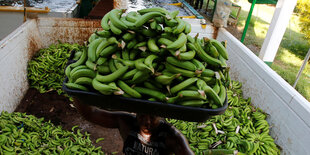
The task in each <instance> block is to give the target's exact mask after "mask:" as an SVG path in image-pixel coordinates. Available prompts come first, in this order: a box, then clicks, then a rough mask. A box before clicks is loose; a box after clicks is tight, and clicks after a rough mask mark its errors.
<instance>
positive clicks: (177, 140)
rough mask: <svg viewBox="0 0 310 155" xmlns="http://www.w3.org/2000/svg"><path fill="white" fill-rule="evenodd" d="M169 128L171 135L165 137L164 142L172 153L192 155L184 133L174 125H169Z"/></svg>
mask: <svg viewBox="0 0 310 155" xmlns="http://www.w3.org/2000/svg"><path fill="white" fill-rule="evenodd" d="M171 130H172V131H171V135H170V136H168V137H167V140H166V143H167V145H168V147H170V148H171V149H172V151H173V153H174V154H176V155H194V152H193V151H192V150H191V148H190V147H189V144H188V142H187V139H186V138H185V137H184V135H183V134H182V133H181V132H180V131H179V130H178V129H176V128H175V127H174V126H171Z"/></svg>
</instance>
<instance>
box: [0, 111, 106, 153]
mask: <svg viewBox="0 0 310 155" xmlns="http://www.w3.org/2000/svg"><path fill="white" fill-rule="evenodd" d="M77 127H78V126H74V127H72V131H66V130H63V129H62V128H61V126H55V125H54V124H52V123H51V122H50V121H48V122H45V121H44V118H40V119H39V118H36V117H35V116H33V115H26V113H20V112H13V113H8V112H6V111H3V112H1V114H0V154H5V155H9V154H96V155H103V154H105V153H104V152H102V150H101V147H95V146H94V145H93V144H92V142H91V140H90V137H89V136H90V134H88V133H86V132H85V133H84V134H83V133H81V131H80V129H78V128H77ZM101 140H103V138H99V139H97V140H96V143H98V142H99V141H101Z"/></svg>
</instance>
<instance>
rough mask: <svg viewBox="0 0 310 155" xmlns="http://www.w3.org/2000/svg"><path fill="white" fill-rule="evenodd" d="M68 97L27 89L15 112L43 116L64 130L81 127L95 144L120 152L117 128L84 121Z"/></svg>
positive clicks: (110, 152)
mask: <svg viewBox="0 0 310 155" xmlns="http://www.w3.org/2000/svg"><path fill="white" fill-rule="evenodd" d="M70 104H72V103H71V102H70V101H69V99H68V98H66V97H64V96H61V95H58V94H57V93H56V92H49V93H45V94H40V93H39V91H37V90H36V89H29V90H28V91H27V93H26V95H25V96H24V98H23V100H22V101H21V103H20V105H19V106H18V107H17V108H16V109H15V111H16V112H26V113H27V114H31V115H34V116H36V117H38V118H41V117H44V118H45V120H46V121H48V120H51V122H52V123H54V124H55V125H61V126H62V127H63V128H64V129H66V130H71V128H72V127H73V126H75V125H78V126H79V127H80V128H81V131H82V133H84V132H85V131H86V132H88V133H90V134H91V135H90V138H91V140H92V142H93V144H94V145H95V146H102V148H103V151H104V152H106V153H108V154H112V153H113V154H114V153H116V152H117V154H122V147H123V141H122V139H121V137H120V134H119V132H118V130H117V129H108V128H104V127H101V126H99V125H96V124H93V123H90V122H88V121H86V120H85V119H84V118H82V117H81V115H80V114H79V113H78V112H77V110H76V109H75V108H74V107H72V106H70ZM100 137H103V138H104V141H101V142H99V143H98V144H95V141H96V139H97V138H100Z"/></svg>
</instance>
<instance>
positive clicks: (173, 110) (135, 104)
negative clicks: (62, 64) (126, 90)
mask: <svg viewBox="0 0 310 155" xmlns="http://www.w3.org/2000/svg"><path fill="white" fill-rule="evenodd" d="M72 53H73V54H74V52H72ZM73 54H71V56H70V58H69V61H68V64H70V63H73V62H74V61H73V60H72V58H73V56H72V55H73ZM67 80H68V78H67V77H66V78H65V80H64V82H63V86H62V88H63V90H64V91H65V92H66V93H67V94H69V95H70V96H72V97H75V98H77V99H79V100H80V101H82V102H83V103H84V104H88V105H92V106H96V107H99V108H102V109H106V110H112V111H127V112H134V113H144V114H150V115H156V116H160V117H165V118H174V119H180V120H185V121H192V122H204V121H206V120H207V119H209V117H210V116H214V115H219V114H222V113H224V112H225V110H226V109H227V107H228V102H227V94H226V99H225V102H224V105H223V107H220V108H217V109H206V108H199V107H189V106H182V105H176V104H167V103H163V102H156V101H149V100H144V99H137V98H127V97H122V96H116V95H103V94H101V93H99V92H95V91H82V90H73V89H69V88H68V87H66V86H65V85H64V84H65V83H66V82H67Z"/></svg>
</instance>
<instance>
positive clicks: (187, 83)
mask: <svg viewBox="0 0 310 155" xmlns="http://www.w3.org/2000/svg"><path fill="white" fill-rule="evenodd" d="M197 80H198V78H188V79H187V80H185V81H183V82H181V83H179V84H177V85H175V86H173V87H172V88H171V90H170V91H171V93H172V94H175V93H177V92H178V91H180V90H183V89H184V88H186V87H188V86H190V85H192V84H193V83H195V82H196V81H197Z"/></svg>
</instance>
